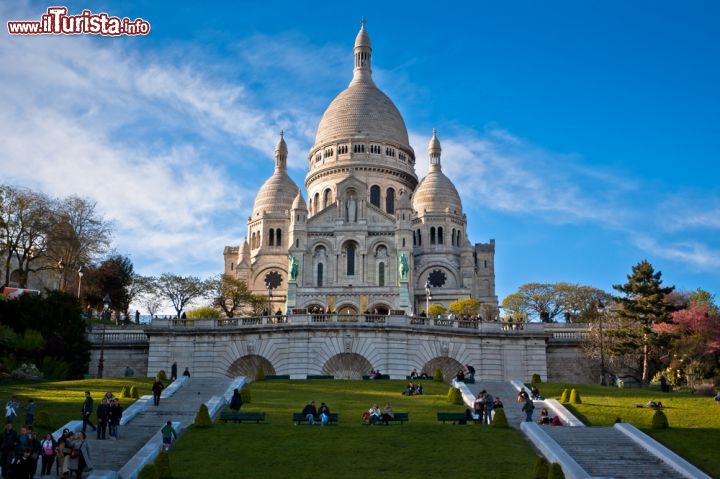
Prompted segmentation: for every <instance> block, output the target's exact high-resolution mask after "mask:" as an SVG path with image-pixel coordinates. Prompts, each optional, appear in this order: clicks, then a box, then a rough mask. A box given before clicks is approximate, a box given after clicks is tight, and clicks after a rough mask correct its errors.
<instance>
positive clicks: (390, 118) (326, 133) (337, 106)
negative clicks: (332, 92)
mask: <svg viewBox="0 0 720 479" xmlns="http://www.w3.org/2000/svg"><path fill="white" fill-rule="evenodd" d="M350 138H373V139H380V138H382V139H384V140H387V141H392V142H395V143H397V144H398V146H405V147H408V148H409V147H410V142H409V141H408V133H407V128H406V127H405V121H403V118H402V116H401V115H400V112H399V111H398V109H397V107H395V104H394V103H393V102H392V100H390V98H388V96H387V95H385V94H384V93H383V92H381V91H380V90H379V89H378V88H377V87H376V86H375V85H374V84H373V83H372V82H368V81H353V82H352V83H351V84H350V85H349V86H348V87H347V88H346V89H345V90H344V91H343V92H342V93H340V94H339V95H338V96H336V97H335V99H334V100H333V101H332V103H330V106H329V107H328V108H327V110H325V114H323V117H322V119H321V120H320V125H319V126H318V130H317V135H316V136H315V145H318V146H319V145H323V144H325V143H330V142H333V141H336V140H343V139H350Z"/></svg>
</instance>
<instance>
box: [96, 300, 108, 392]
mask: <svg viewBox="0 0 720 479" xmlns="http://www.w3.org/2000/svg"><path fill="white" fill-rule="evenodd" d="M110 303H111V301H110V295H109V294H105V297H104V298H103V320H105V319H108V318H107V316H108V313H110ZM106 327H107V323H106V322H105V321H103V329H102V339H101V340H100V360H99V361H98V378H100V379H102V377H103V370H104V369H105V328H106Z"/></svg>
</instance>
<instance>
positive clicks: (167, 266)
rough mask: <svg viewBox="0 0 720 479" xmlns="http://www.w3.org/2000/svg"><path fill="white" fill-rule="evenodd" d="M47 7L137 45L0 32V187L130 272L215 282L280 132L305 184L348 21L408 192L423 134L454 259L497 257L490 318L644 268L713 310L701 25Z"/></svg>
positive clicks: (710, 24) (604, 6) (287, 5)
mask: <svg viewBox="0 0 720 479" xmlns="http://www.w3.org/2000/svg"><path fill="white" fill-rule="evenodd" d="M346 3H347V4H346ZM49 5H50V4H41V3H35V2H29V3H23V2H19V3H17V4H15V5H13V6H9V5H4V6H1V7H0V17H2V20H3V24H4V22H5V21H6V20H23V19H28V20H34V19H38V18H39V17H40V15H41V14H42V13H43V11H44V10H45V8H47V6H49ZM67 6H68V7H69V10H70V13H79V12H80V11H81V10H82V9H83V8H89V9H91V10H92V11H94V12H100V11H105V12H108V13H109V14H111V15H117V16H120V17H124V16H127V17H130V18H136V17H142V18H144V19H146V20H148V21H149V22H150V24H151V26H152V32H151V34H150V35H149V36H147V37H132V38H102V37H89V36H82V37H80V36H78V37H58V36H43V37H10V36H9V35H7V33H4V34H3V35H2V36H1V37H2V39H1V40H0V65H1V66H0V84H1V85H2V89H0V137H2V138H3V143H5V145H4V146H3V148H1V149H0V166H1V167H2V171H3V177H2V181H3V182H7V183H14V184H18V185H23V186H29V187H32V188H36V189H39V190H42V191H45V192H47V193H48V194H52V195H68V194H73V193H74V194H80V195H82V196H87V197H89V198H92V199H94V200H96V201H97V203H98V208H99V209H100V211H101V212H102V213H103V214H105V215H107V217H109V218H111V219H112V220H113V222H114V224H115V238H116V241H115V247H116V248H117V250H118V251H120V252H122V253H125V254H128V255H129V256H130V257H131V258H132V259H133V261H134V262H135V265H136V269H137V270H138V271H139V272H141V273H144V274H159V273H162V272H165V271H170V272H176V273H180V274H197V275H200V276H207V275H210V274H216V273H218V272H220V270H221V269H222V247H223V246H224V245H233V244H239V242H240V241H241V240H242V238H243V236H244V235H245V231H246V227H245V223H246V219H247V215H248V213H249V211H250V209H251V207H252V201H253V198H254V192H255V191H256V190H257V189H258V188H259V186H260V185H261V184H262V182H263V181H264V180H265V178H266V177H267V176H269V175H270V174H271V172H272V153H273V148H274V144H275V141H276V137H277V133H278V132H279V130H280V129H284V130H285V131H286V133H287V138H288V144H289V149H290V154H289V164H290V167H291V171H290V173H291V176H292V177H293V178H294V179H295V181H296V182H297V183H298V184H300V185H301V184H302V183H303V179H304V174H305V168H306V156H307V153H308V150H309V148H310V146H311V145H312V142H313V139H314V134H315V129H316V127H317V123H318V122H319V120H320V116H321V115H322V112H323V111H324V109H325V108H326V106H327V105H328V104H329V103H330V101H331V100H332V98H333V97H334V96H335V95H336V94H337V93H339V92H340V91H341V90H342V89H343V88H345V86H346V85H347V83H348V82H349V81H350V78H351V73H352V72H351V69H352V44H353V40H354V38H355V35H356V33H357V30H358V27H359V19H360V18H361V16H365V17H366V18H367V20H368V23H367V28H368V31H369V33H370V35H371V38H372V41H373V67H374V76H375V80H376V82H377V84H378V86H379V87H380V88H381V89H382V90H384V91H385V92H386V93H387V94H388V95H389V96H390V97H391V98H392V99H393V101H394V102H395V103H396V105H397V106H398V108H399V109H400V111H401V113H402V114H403V117H404V118H405V122H406V124H407V126H408V130H409V133H410V136H411V142H412V145H413V147H414V148H415V151H416V154H417V157H418V174H419V176H422V175H424V174H425V172H426V171H427V153H426V147H427V142H428V140H429V136H430V133H431V130H432V128H437V129H438V134H439V137H440V140H441V141H442V145H443V167H444V170H445V172H446V173H447V174H448V175H449V176H450V177H451V179H453V180H454V181H455V183H456V185H457V186H458V189H459V190H460V193H461V196H462V199H463V204H464V208H465V212H466V213H467V215H468V223H469V228H468V232H469V235H470V239H471V241H474V242H481V241H482V242H486V241H487V240H488V239H490V238H494V239H495V240H496V242H497V246H496V275H497V292H498V296H499V297H500V299H502V298H503V297H504V296H506V295H507V294H509V293H511V292H513V291H514V290H515V289H516V288H517V287H518V286H519V285H521V284H523V283H525V282H529V281H570V282H577V283H583V284H590V285H593V286H596V287H599V288H603V289H610V287H611V285H612V284H613V283H617V282H621V281H623V280H624V278H625V275H626V274H627V273H628V272H629V271H630V267H631V266H632V265H633V264H635V263H636V262H638V261H639V260H641V259H645V258H646V259H648V260H650V261H651V262H652V263H653V264H654V265H655V267H656V268H657V269H660V270H662V271H663V275H664V278H665V281H666V283H668V284H674V285H676V286H677V287H678V288H679V289H686V290H689V289H694V288H696V287H703V288H705V289H708V290H710V291H712V292H715V293H720V274H718V270H720V239H719V238H720V235H718V233H719V232H720V187H719V186H718V173H719V172H720V167H719V166H718V161H719V160H720V118H719V116H720V113H719V112H720V89H719V88H718V85H720V66H719V62H718V60H717V59H718V58H720V29H718V27H717V19H718V18H719V17H720V4H717V2H699V1H698V2H682V3H681V2H660V1H652V2H651V1H647V2H620V1H613V2H595V1H593V2H591V1H588V2H571V1H568V2H532V1H528V2H492V3H490V2H467V3H462V4H460V3H457V4H442V3H438V2H407V3H400V2H361V3H352V4H349V2H328V3H315V4H311V3H308V2H247V3H243V2H236V3H233V4H232V5H229V4H228V2H216V3H212V2H203V3H202V8H200V4H198V3H197V2H192V3H190V2H187V3H180V4H179V5H178V4H176V3H174V2H160V1H154V2H149V1H148V2H84V3H82V2H70V3H68V4H67Z"/></svg>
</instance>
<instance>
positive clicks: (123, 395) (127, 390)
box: [120, 386, 130, 398]
mask: <svg viewBox="0 0 720 479" xmlns="http://www.w3.org/2000/svg"><path fill="white" fill-rule="evenodd" d="M120 397H121V398H129V397H130V386H123V387H122V389H121V390H120Z"/></svg>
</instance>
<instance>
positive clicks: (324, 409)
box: [318, 402, 330, 426]
mask: <svg viewBox="0 0 720 479" xmlns="http://www.w3.org/2000/svg"><path fill="white" fill-rule="evenodd" d="M318 414H319V415H320V425H321V426H327V423H328V421H329V420H330V408H329V407H328V406H327V404H325V403H324V402H321V403H320V409H318Z"/></svg>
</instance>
